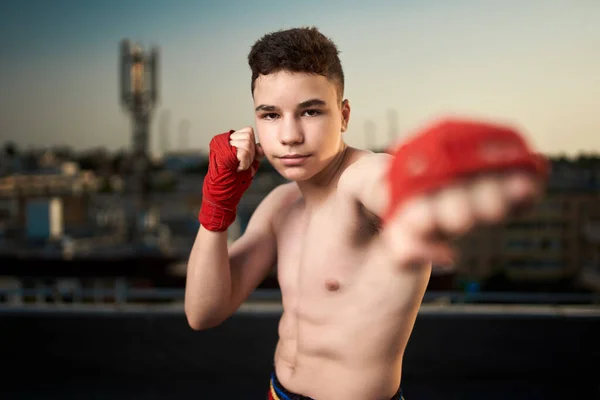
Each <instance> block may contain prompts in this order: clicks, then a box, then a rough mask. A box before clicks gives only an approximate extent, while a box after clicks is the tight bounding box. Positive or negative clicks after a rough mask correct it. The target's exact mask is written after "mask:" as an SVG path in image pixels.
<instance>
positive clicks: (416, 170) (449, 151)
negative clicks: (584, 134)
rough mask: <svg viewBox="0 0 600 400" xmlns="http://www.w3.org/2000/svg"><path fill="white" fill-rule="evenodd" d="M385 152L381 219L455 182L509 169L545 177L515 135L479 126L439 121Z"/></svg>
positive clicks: (541, 164) (545, 170)
mask: <svg viewBox="0 0 600 400" xmlns="http://www.w3.org/2000/svg"><path fill="white" fill-rule="evenodd" d="M389 153H390V154H392V155H393V156H394V159H393V161H392V164H391V165H390V169H389V170H388V175H387V179H388V182H389V185H390V202H389V208H388V210H387V212H386V213H385V215H384V217H383V220H384V221H386V220H389V219H390V218H391V217H392V216H393V214H394V213H395V212H396V211H397V210H398V209H399V207H400V205H401V204H402V203H403V202H404V201H406V200H407V199H408V198H410V197H412V196H415V195H417V194H421V193H424V192H428V191H433V190H436V189H439V188H441V187H442V186H444V185H447V184H449V183H450V182H452V181H454V180H456V179H459V178H463V177H468V176H472V175H475V174H479V173H485V172H492V171H505V170H511V169H523V170H528V171H530V172H532V173H534V174H536V175H538V176H539V177H540V178H541V179H547V178H548V175H549V165H548V162H547V160H546V159H545V158H544V157H543V156H542V155H540V154H537V153H534V152H532V151H531V150H530V149H529V148H528V146H527V143H526V142H525V140H524V139H523V137H522V136H521V134H519V133H518V132H516V131H515V130H512V129H511V128H509V127H506V126H501V125H493V124H488V123H482V122H474V121H463V120H444V121H441V122H439V123H437V124H434V125H433V126H430V127H428V128H427V129H425V130H423V131H421V132H420V133H418V134H417V135H416V136H415V137H414V138H413V139H411V140H409V141H408V142H407V143H404V144H402V145H400V146H399V147H398V148H396V149H393V150H392V151H390V152H389Z"/></svg>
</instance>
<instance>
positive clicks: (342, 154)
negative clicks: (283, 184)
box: [296, 142, 350, 206]
mask: <svg viewBox="0 0 600 400" xmlns="http://www.w3.org/2000/svg"><path fill="white" fill-rule="evenodd" d="M349 150H350V148H349V147H348V145H347V144H346V143H344V142H342V144H341V146H340V149H339V151H338V152H337V153H336V155H335V157H333V158H332V159H331V161H330V162H329V163H328V164H327V166H326V167H325V168H323V170H321V171H320V172H319V173H317V174H316V175H315V176H313V177H312V178H310V179H307V180H305V181H299V182H296V184H297V185H298V187H299V188H300V191H301V192H302V196H303V197H304V202H305V203H306V205H307V206H312V205H315V204H318V203H320V202H321V201H322V200H324V199H326V198H327V197H328V195H329V194H330V193H331V191H332V190H333V189H334V188H335V187H337V182H338V179H339V177H340V175H341V174H342V172H343V171H344V169H345V168H344V166H345V165H346V160H347V155H348V153H349Z"/></svg>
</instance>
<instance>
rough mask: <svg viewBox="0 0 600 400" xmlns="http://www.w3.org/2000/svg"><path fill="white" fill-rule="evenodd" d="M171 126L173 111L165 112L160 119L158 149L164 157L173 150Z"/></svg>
mask: <svg viewBox="0 0 600 400" xmlns="http://www.w3.org/2000/svg"><path fill="white" fill-rule="evenodd" d="M170 124H171V110H163V111H162V112H161V113H160V117H159V118H158V140H159V142H158V148H159V151H160V153H162V154H163V155H164V154H166V153H168V152H169V151H170V150H171V140H170V139H171V137H170V133H171V132H170V130H169V125H170Z"/></svg>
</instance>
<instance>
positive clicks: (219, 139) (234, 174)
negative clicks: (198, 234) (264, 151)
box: [198, 131, 259, 232]
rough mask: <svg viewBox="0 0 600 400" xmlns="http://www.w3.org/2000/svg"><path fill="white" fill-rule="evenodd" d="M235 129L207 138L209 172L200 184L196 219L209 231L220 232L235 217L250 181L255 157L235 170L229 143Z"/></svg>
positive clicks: (225, 228) (234, 160)
mask: <svg viewBox="0 0 600 400" xmlns="http://www.w3.org/2000/svg"><path fill="white" fill-rule="evenodd" d="M233 132H234V131H229V132H225V133H221V134H219V135H217V136H215V137H214V138H213V139H212V140H211V141H210V150H209V155H208V159H209V160H208V173H207V174H206V177H205V178H204V185H203V187H202V207H201V209H200V215H199V216H198V219H199V220H200V223H201V224H202V226H204V228H206V229H208V230H209V231H214V232H222V231H226V230H227V228H228V227H229V226H230V225H231V224H232V223H233V222H234V221H235V217H236V213H237V206H238V204H239V202H240V200H241V198H242V195H243V194H244V192H245V191H246V190H247V189H248V188H249V187H250V184H251V183H252V179H253V174H252V170H254V171H256V169H257V168H258V164H259V162H258V160H254V162H253V163H252V166H251V167H250V168H248V169H246V170H244V171H239V172H238V171H237V168H238V166H239V160H238V159H237V148H236V147H235V146H232V145H230V144H229V137H230V135H231V134H232V133H233Z"/></svg>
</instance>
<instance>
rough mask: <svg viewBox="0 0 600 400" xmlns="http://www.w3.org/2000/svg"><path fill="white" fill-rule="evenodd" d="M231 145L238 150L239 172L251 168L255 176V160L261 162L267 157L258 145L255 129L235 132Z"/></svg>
mask: <svg viewBox="0 0 600 400" xmlns="http://www.w3.org/2000/svg"><path fill="white" fill-rule="evenodd" d="M229 144H230V145H232V146H234V147H235V148H236V149H237V159H238V160H239V162H240V165H239V166H238V172H239V171H245V170H247V169H248V168H251V169H252V171H251V172H252V175H254V174H255V173H256V171H255V170H254V167H252V162H253V161H254V160H258V161H260V160H261V159H262V158H263V157H264V155H265V153H264V152H263V150H262V147H261V145H260V144H259V143H256V139H255V137H254V129H252V127H250V126H247V127H245V128H242V129H240V130H237V131H235V132H233V133H232V134H231V135H230V138H229Z"/></svg>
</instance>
